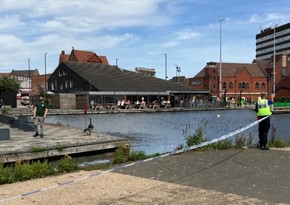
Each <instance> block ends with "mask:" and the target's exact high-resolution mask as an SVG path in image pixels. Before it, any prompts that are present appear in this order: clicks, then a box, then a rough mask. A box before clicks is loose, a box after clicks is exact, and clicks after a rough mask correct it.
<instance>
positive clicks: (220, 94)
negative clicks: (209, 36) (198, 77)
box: [219, 18, 225, 98]
mask: <svg viewBox="0 0 290 205" xmlns="http://www.w3.org/2000/svg"><path fill="white" fill-rule="evenodd" d="M224 20H225V18H222V19H220V20H219V21H220V77H219V81H220V83H219V96H220V98H221V97H222V21H224Z"/></svg>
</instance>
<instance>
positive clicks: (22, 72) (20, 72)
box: [11, 69, 39, 76]
mask: <svg viewBox="0 0 290 205" xmlns="http://www.w3.org/2000/svg"><path fill="white" fill-rule="evenodd" d="M11 74H15V75H19V76H29V75H30V76H38V75H39V72H38V69H35V70H14V69H13V70H12V71H11Z"/></svg>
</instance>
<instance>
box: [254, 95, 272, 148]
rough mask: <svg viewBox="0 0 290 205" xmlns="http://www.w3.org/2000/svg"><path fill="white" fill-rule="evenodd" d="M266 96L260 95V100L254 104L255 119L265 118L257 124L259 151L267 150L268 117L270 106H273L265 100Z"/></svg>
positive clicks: (269, 101) (270, 113)
mask: <svg viewBox="0 0 290 205" xmlns="http://www.w3.org/2000/svg"><path fill="white" fill-rule="evenodd" d="M265 97H266V94H265V93H261V99H259V100H258V101H257V102H256V108H255V111H256V113H257V119H262V118H265V117H267V116H269V117H268V118H266V119H264V120H263V121H261V122H260V123H259V145H258V147H259V148H260V149H261V150H269V148H268V147H267V143H268V131H269V129H270V116H271V115H272V112H271V108H270V106H271V105H272V104H273V102H272V101H271V100H268V99H266V98H265Z"/></svg>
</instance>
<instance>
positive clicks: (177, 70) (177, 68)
mask: <svg viewBox="0 0 290 205" xmlns="http://www.w3.org/2000/svg"><path fill="white" fill-rule="evenodd" d="M175 66H176V78H177V73H178V83H180V72H181V67H180V66H179V67H178V66H177V65H175Z"/></svg>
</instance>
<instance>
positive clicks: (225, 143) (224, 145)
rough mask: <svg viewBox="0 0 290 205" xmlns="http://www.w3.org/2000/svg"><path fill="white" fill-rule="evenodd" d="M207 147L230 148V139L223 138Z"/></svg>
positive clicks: (231, 145) (231, 146)
mask: <svg viewBox="0 0 290 205" xmlns="http://www.w3.org/2000/svg"><path fill="white" fill-rule="evenodd" d="M207 148H209V149H217V150H227V149H232V148H233V144H232V140H231V139H225V140H222V141H219V142H216V143H214V144H211V145H209V146H208V147H207Z"/></svg>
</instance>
